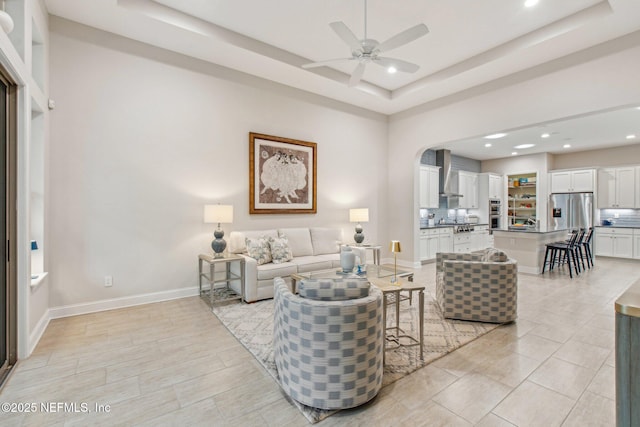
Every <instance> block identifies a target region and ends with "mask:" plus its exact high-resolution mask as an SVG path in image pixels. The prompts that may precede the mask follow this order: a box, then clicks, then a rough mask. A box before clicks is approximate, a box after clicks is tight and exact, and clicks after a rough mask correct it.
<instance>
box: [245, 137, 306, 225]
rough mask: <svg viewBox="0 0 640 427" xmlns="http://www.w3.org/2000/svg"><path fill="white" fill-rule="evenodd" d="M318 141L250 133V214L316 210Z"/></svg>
mask: <svg viewBox="0 0 640 427" xmlns="http://www.w3.org/2000/svg"><path fill="white" fill-rule="evenodd" d="M316 162H317V154H316V143H315V142H306V141H298V140H295V139H289V138H281V137H277V136H270V135H262V134H259V133H253V132H251V133H249V213H250V214H298V213H316V209H317V207H316V201H317V197H316V196H317V191H316Z"/></svg>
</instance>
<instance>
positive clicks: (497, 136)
mask: <svg viewBox="0 0 640 427" xmlns="http://www.w3.org/2000/svg"><path fill="white" fill-rule="evenodd" d="M505 136H507V134H506V133H494V134H492V135H487V136H485V137H484V139H499V138H504V137H505Z"/></svg>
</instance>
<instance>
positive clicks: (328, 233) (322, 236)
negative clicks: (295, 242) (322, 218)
mask: <svg viewBox="0 0 640 427" xmlns="http://www.w3.org/2000/svg"><path fill="white" fill-rule="evenodd" d="M309 231H310V232H311V243H312V244H313V254H314V255H323V254H335V253H338V252H340V244H341V243H342V230H340V229H338V228H310V229H309Z"/></svg>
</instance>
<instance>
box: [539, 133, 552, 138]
mask: <svg viewBox="0 0 640 427" xmlns="http://www.w3.org/2000/svg"><path fill="white" fill-rule="evenodd" d="M550 136H551V134H550V133H543V134H542V135H540V138H549V137H550Z"/></svg>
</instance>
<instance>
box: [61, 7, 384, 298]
mask: <svg viewBox="0 0 640 427" xmlns="http://www.w3.org/2000/svg"><path fill="white" fill-rule="evenodd" d="M51 30H52V33H51V37H50V39H51V75H50V79H51V94H52V95H51V96H52V98H54V99H55V100H56V109H55V111H54V112H53V114H52V117H51V140H50V144H51V153H50V180H51V188H50V200H51V205H50V208H51V209H50V222H49V223H50V225H51V235H50V257H51V258H50V261H51V265H52V266H53V268H52V271H51V273H50V275H51V277H50V284H51V286H52V288H51V289H52V295H51V306H52V307H60V306H68V305H71V304H81V303H87V302H92V301H99V300H105V299H110V298H117V297H128V296H135V295H141V294H147V293H155V292H162V291H169V290H175V289H182V288H190V287H194V286H197V255H198V253H201V252H205V251H210V248H209V245H210V242H211V240H212V238H213V237H212V233H213V229H214V226H213V225H212V224H203V218H202V215H203V212H202V211H203V205H204V204H207V203H216V202H221V203H224V204H232V205H233V206H234V222H233V224H232V225H226V226H223V228H224V229H225V231H226V234H227V236H228V234H229V231H230V230H232V229H236V230H240V229H263V228H272V227H292V226H330V227H342V228H343V229H344V234H345V238H346V239H347V240H351V239H352V237H351V236H352V234H353V225H352V224H350V223H348V209H349V208H352V207H368V208H369V209H370V219H371V222H369V223H367V224H365V234H366V236H367V238H368V239H367V240H369V241H374V242H375V241H377V239H378V238H381V237H384V231H383V230H384V229H385V228H384V225H386V224H387V218H386V212H385V209H386V206H387V203H386V200H387V195H386V175H385V173H384V172H383V171H384V170H385V166H386V159H385V156H386V153H387V146H386V144H387V133H386V131H387V119H386V117H384V116H381V115H377V114H372V113H369V112H365V111H361V110H358V109H356V108H353V107H348V106H344V105H342V104H338V103H335V102H332V101H328V100H326V99H321V98H319V97H311V96H309V95H308V94H305V93H303V92H300V91H294V90H291V89H287V88H283V87H281V86H279V85H276V84H270V83H265V82H260V81H258V79H254V78H250V77H247V76H240V77H237V76H238V73H235V72H233V73H230V72H229V70H226V69H223V68H222V67H218V66H212V65H209V64H205V63H203V62H200V61H197V60H194V59H189V58H186V57H183V56H180V55H177V54H172V53H168V52H166V51H161V50H159V49H156V48H152V47H148V46H145V45H143V44H141V43H138V42H134V41H131V40H127V39H124V38H121V37H118V36H114V35H112V34H108V33H103V32H100V31H98V30H94V29H89V28H88V27H83V26H81V25H78V24H74V23H70V22H68V21H64V20H61V19H58V18H52V19H51ZM229 75H234V76H236V77H234V78H233V79H236V80H233V79H232V80H228V79H227V76H229ZM251 131H253V132H260V133H266V134H271V135H277V136H282V137H288V138H294V139H302V140H305V141H312V142H316V143H317V144H318V171H317V174H318V175H317V176H318V213H317V214H315V215H251V216H250V215H249V214H248V211H249V206H248V205H249V201H248V189H249V183H248V175H249V171H248V157H249V142H248V134H249V132H251ZM105 275H112V276H113V287H111V288H106V287H104V286H103V281H104V276H105Z"/></svg>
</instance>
